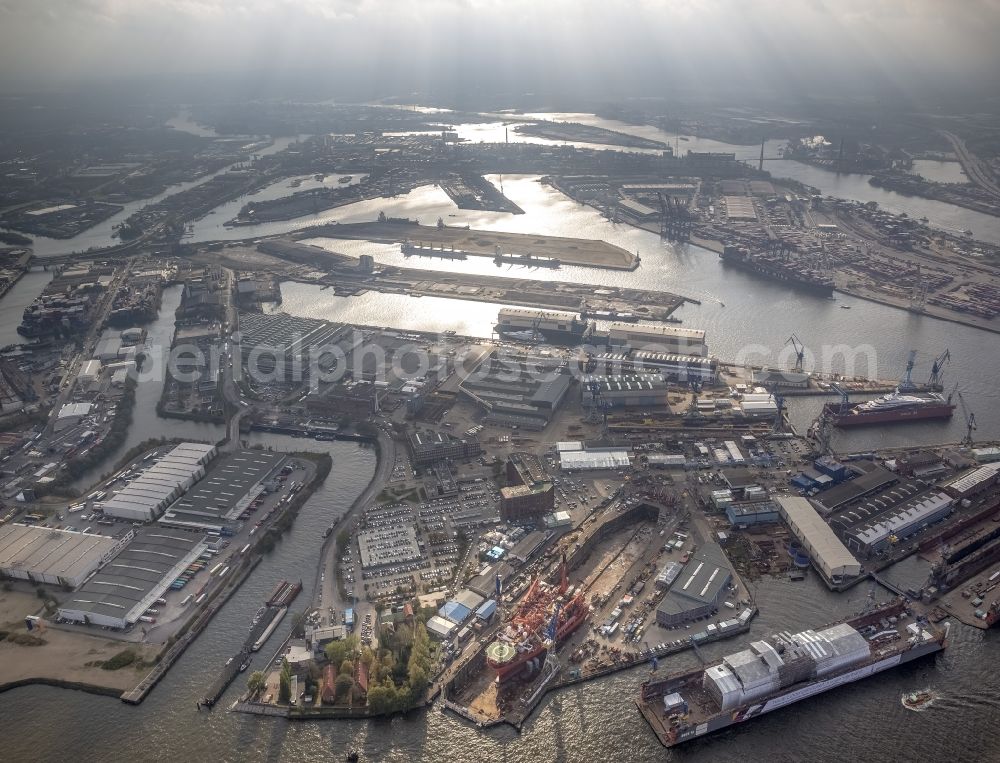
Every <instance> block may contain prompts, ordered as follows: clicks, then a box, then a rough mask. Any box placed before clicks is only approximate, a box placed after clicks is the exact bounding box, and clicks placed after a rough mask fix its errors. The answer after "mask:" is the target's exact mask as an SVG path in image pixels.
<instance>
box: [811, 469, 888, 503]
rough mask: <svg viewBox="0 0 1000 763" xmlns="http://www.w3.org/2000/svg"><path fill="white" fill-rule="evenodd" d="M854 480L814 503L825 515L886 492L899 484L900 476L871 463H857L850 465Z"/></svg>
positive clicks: (831, 489) (819, 497) (848, 481)
mask: <svg viewBox="0 0 1000 763" xmlns="http://www.w3.org/2000/svg"><path fill="white" fill-rule="evenodd" d="M850 473H851V474H854V475H856V476H854V478H853V479H849V480H847V481H846V482H842V483H841V484H839V485H837V486H835V487H831V488H830V489H829V490H827V491H825V492H824V493H821V494H820V495H818V496H816V498H814V499H813V503H815V504H816V508H818V509H819V510H820V511H821V512H823V513H824V514H829V513H831V512H833V511H837V510H838V509H841V508H843V507H844V506H846V505H847V504H849V503H851V502H852V501H858V500H860V499H862V498H866V497H867V496H869V495H872V494H874V493H878V492H880V491H882V490H885V489H886V488H887V487H889V486H890V485H895V484H896V483H897V482H899V475H897V474H894V473H893V472H891V471H889V470H888V469H886V468H884V467H882V466H879V465H878V464H874V463H872V462H871V461H855V462H853V463H852V464H851V465H850Z"/></svg>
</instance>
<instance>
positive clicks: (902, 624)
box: [636, 613, 916, 746]
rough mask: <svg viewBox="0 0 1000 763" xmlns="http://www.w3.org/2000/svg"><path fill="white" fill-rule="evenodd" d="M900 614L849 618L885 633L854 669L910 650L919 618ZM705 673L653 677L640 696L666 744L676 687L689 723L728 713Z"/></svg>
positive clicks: (644, 710)
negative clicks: (667, 701) (669, 702)
mask: <svg viewBox="0 0 1000 763" xmlns="http://www.w3.org/2000/svg"><path fill="white" fill-rule="evenodd" d="M886 617H888V615H886ZM898 618H899V619H898V620H897V622H896V623H895V624H894V625H893V624H888V622H887V620H885V619H882V620H881V621H880V620H879V619H878V618H877V617H876V618H875V619H874V620H872V617H871V616H868V617H859V618H855V619H854V620H848V621H847V622H851V623H852V624H853V625H855V627H857V628H862V627H864V626H865V625H871V624H878V632H879V634H880V636H881V637H880V638H879V639H878V640H876V641H872V640H869V644H870V645H871V657H869V658H868V659H867V660H864V661H862V662H859V663H856V664H855V665H852V666H851V668H852V669H855V668H860V667H863V666H865V665H868V664H872V663H875V662H878V661H879V660H883V659H885V658H886V657H889V656H891V655H893V654H898V653H902V652H905V651H906V650H907V648H908V639H909V633H908V632H907V629H906V628H907V626H908V625H910V624H911V623H913V622H915V619H916V618H915V617H914V616H911V615H906V614H905V613H904V614H900V615H898ZM840 622H843V621H840ZM835 624H836V623H829V624H828V625H835ZM823 627H825V626H819V627H817V628H814V630H820V629H822V628H823ZM891 631H895V633H896V637H895V638H894V637H892V636H886V635H884V634H887V633H889V632H891ZM748 645H749V641H748V642H747V643H746V644H744V645H741V646H739V647H737V649H736V650H734V651H738V650H739V649H743V648H746V646H748ZM714 664H718V661H713V662H712V663H706V665H705V667H709V666H710V665H714ZM702 673H703V671H702V670H697V671H690V672H686V673H682V674H676V675H675V676H669V675H664V676H663V677H662V678H659V679H652V681H651V682H650V685H649V686H648V687H646V686H644V687H643V690H642V691H641V693H640V696H639V697H638V698H637V699H636V705H637V707H638V708H639V712H640V713H642V715H643V717H644V718H645V719H646V721H647V722H648V723H649V725H650V727H651V728H652V730H653V732H654V733H655V734H656V735H657V737H658V738H659V739H660V741H661V742H662V743H663V744H664V745H667V746H670V745H672V744H673V743H672V742H671V741H670V740H669V729H670V728H671V716H672V715H676V711H671V712H669V713H668V712H666V711H665V710H664V705H663V697H665V696H666V695H668V694H670V693H672V692H675V691H676V692H678V693H680V695H681V696H682V697H683V698H684V699H685V700H686V701H687V703H688V713H687V714H686V717H684V719H683V720H684V723H686V724H687V725H689V726H697V725H699V724H702V723H708V722H709V721H711V720H712V719H714V718H716V717H717V716H719V715H722V714H724V713H723V711H722V708H721V707H720V706H719V704H718V702H716V700H715V699H714V698H713V697H712V695H711V694H710V693H709V692H708V691H707V690H705V689H704V688H702V683H701V676H702ZM672 679H673V680H672ZM681 684H683V685H681ZM801 685H802V684H799V685H795V686H792V687H788V688H789V689H794V688H797V686H801ZM776 694H777V693H776ZM772 696H775V695H772ZM735 710H737V708H733V711H735ZM727 712H728V711H727Z"/></svg>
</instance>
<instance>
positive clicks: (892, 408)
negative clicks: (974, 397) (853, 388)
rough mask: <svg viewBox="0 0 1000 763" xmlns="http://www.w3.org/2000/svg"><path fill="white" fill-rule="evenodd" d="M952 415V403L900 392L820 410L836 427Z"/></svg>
mask: <svg viewBox="0 0 1000 763" xmlns="http://www.w3.org/2000/svg"><path fill="white" fill-rule="evenodd" d="M954 412H955V406H954V405H953V404H952V403H951V400H950V399H949V398H946V397H944V396H943V395H940V394H938V393H937V392H900V391H899V390H896V391H895V392H891V393H890V394H888V395H883V396H882V397H879V398H876V399H874V400H866V401H864V402H863V403H848V402H841V403H827V404H826V405H824V406H823V415H824V416H827V417H829V419H830V421H831V422H832V423H833V425H834V426H838V427H857V426H865V425H867V424H893V423H898V422H905V421H922V420H924V419H950V418H951V416H952V414H953V413H954Z"/></svg>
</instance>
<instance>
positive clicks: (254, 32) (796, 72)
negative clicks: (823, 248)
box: [0, 0, 1000, 103]
mask: <svg viewBox="0 0 1000 763" xmlns="http://www.w3.org/2000/svg"><path fill="white" fill-rule="evenodd" d="M0 21H2V23H0V61H2V63H3V66H2V71H3V75H2V78H0V87H2V88H3V89H4V90H5V91H6V92H12V91H24V90H35V89H41V90H56V91H58V90H74V89H76V88H79V87H82V86H84V85H93V84H95V83H96V84H100V83H102V82H106V83H123V82H135V83H142V86H143V87H147V88H148V87H153V88H156V87H167V86H168V85H169V86H170V87H173V88H174V89H176V90H179V91H180V92H181V93H183V92H184V91H185V89H187V90H197V89H206V88H207V89H211V88H212V87H216V88H220V87H238V88H248V89H250V90H251V91H252V90H254V89H257V90H259V91H260V92H261V93H262V94H265V95H272V94H279V93H281V92H286V91H292V92H295V91H301V92H310V93H318V94H327V93H328V94H338V95H342V96H344V97H351V98H356V99H366V98H378V97H389V96H393V97H397V98H399V97H403V96H405V95H406V94H408V93H419V94H422V95H425V96H430V97H436V98H438V99H439V100H441V101H442V102H448V101H451V102H455V103H459V102H461V101H462V100H465V99H469V98H476V97H481V96H483V95H484V94H497V93H507V94H511V95H523V94H526V93H528V94H533V95H534V96H535V97H539V98H543V99H545V98H549V99H551V98H555V97H559V96H563V97H568V96H574V95H578V96H584V97H590V98H597V99H602V98H605V99H613V98H622V97H632V96H640V95H647V96H657V95H663V94H666V93H672V92H686V93H693V94H697V93H699V92H701V91H705V92H718V93H720V94H722V93H725V94H738V93H741V92H744V93H759V94H761V95H765V96H766V95H768V94H772V93H773V94H774V95H776V96H778V95H789V94H791V95H809V94H813V93H817V94H821V95H827V94H838V93H851V94H861V95H864V94H874V93H878V94H882V93H891V94H896V95H899V96H901V97H903V98H912V99H913V100H914V101H920V100H924V99H926V98H928V97H933V94H953V95H954V94H973V93H982V94H987V95H989V94H992V93H993V91H994V90H995V84H994V82H993V80H994V75H995V72H996V71H997V70H998V69H1000V53H998V52H997V50H996V46H995V44H994V37H995V31H996V30H997V29H998V28H1000V0H970V1H969V2H963V3H961V4H959V5H950V4H945V3H941V2H938V1H937V0H906V1H903V2H892V1H891V0H839V1H838V2H834V1H833V0H812V1H811V2H802V3H794V4H790V3H782V2H779V1H778V0H758V2H754V3H741V2H737V1H736V0H679V1H678V2H671V3H659V2H644V1H643V0H627V1H626V2H621V3H611V4H608V3H601V2H596V1H594V0H582V1H579V2H569V1H568V0H556V1H555V2H546V3H532V2H526V1H525V0H508V1H507V2H499V1H496V0H431V1H430V2H425V3H396V2H391V1H389V0H330V1H328V2H321V1H319V0H299V1H298V2H292V1H291V0H245V1H244V2H236V3H234V2H225V0H183V1H181V2H166V1H165V0H150V1H148V2H134V1H132V0H73V1H71V0H51V1H49V2H45V3H31V2H27V1H25V0H0ZM272 91H274V92H272Z"/></svg>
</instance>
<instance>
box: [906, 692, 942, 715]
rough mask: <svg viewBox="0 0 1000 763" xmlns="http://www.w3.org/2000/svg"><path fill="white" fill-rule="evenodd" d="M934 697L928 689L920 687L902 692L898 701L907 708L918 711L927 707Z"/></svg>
mask: <svg viewBox="0 0 1000 763" xmlns="http://www.w3.org/2000/svg"><path fill="white" fill-rule="evenodd" d="M934 699H935V697H934V694H933V693H932V692H931V691H930V690H929V689H921V690H920V691H911V692H909V693H908V694H904V695H903V696H902V698H901V699H900V701H901V702H902V703H903V707H905V708H906V709H907V710H916V711H920V710H923V709H925V708H927V707H929V706H930V705H931V703H932V702H934Z"/></svg>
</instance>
